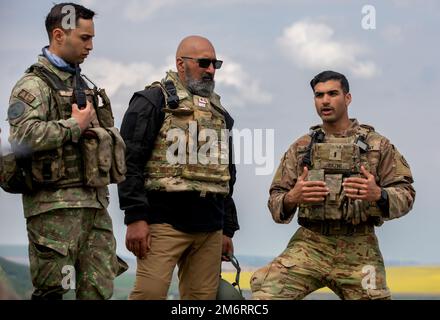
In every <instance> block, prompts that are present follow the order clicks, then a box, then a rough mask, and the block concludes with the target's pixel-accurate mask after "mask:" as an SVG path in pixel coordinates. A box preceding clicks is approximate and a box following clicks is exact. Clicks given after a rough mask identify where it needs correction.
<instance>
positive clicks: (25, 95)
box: [17, 89, 36, 104]
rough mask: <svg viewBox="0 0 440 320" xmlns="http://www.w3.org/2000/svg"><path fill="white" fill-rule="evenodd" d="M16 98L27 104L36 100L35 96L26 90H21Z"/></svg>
mask: <svg viewBox="0 0 440 320" xmlns="http://www.w3.org/2000/svg"><path fill="white" fill-rule="evenodd" d="M17 96H18V97H19V98H21V99H22V100H23V101H25V102H27V103H28V104H31V103H32V102H33V101H34V100H35V99H36V98H35V96H34V95H33V94H32V93H30V92H29V91H27V90H26V89H21V90H20V92H19V93H18V95H17Z"/></svg>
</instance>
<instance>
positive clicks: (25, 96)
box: [8, 56, 108, 218]
mask: <svg viewBox="0 0 440 320" xmlns="http://www.w3.org/2000/svg"><path fill="white" fill-rule="evenodd" d="M38 64H39V65H41V66H42V67H44V68H45V69H47V70H48V71H50V72H51V73H54V74H55V75H57V76H58V77H59V78H60V79H61V80H62V81H63V82H64V83H65V84H66V86H68V87H72V86H73V74H70V73H68V72H64V71H61V70H59V69H58V68H56V67H55V66H53V65H52V64H51V63H50V62H49V61H48V60H47V59H46V58H45V57H44V56H39V57H38ZM8 120H9V125H10V136H9V141H10V143H11V144H12V143H15V144H16V145H17V146H19V147H20V146H26V147H27V148H29V149H31V150H32V151H33V152H37V151H44V150H52V149H56V148H58V147H60V146H62V145H63V144H64V143H66V142H69V141H71V142H74V143H76V142H78V141H79V138H80V136H81V131H80V128H79V126H78V123H77V122H76V120H75V119H74V118H69V119H67V120H63V119H61V120H60V119H59V118H58V115H57V108H56V102H55V100H54V99H53V97H52V94H51V89H50V88H49V86H48V85H47V84H46V83H45V82H44V81H43V80H42V79H41V78H39V77H37V76H36V75H34V74H31V73H26V74H25V75H24V76H23V77H22V78H21V79H20V80H19V81H18V82H17V84H16V85H15V86H14V88H13V89H12V93H11V97H10V100H9V109H8ZM107 205H108V189H107V188H106V187H103V188H96V189H95V188H84V187H75V188H64V189H42V190H39V191H38V192H35V193H32V194H26V195H23V208H24V215H25V217H26V218H28V217H31V216H34V215H37V214H40V213H43V212H47V211H50V210H53V209H62V208H83V207H88V208H103V207H107Z"/></svg>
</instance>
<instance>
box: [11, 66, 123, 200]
mask: <svg viewBox="0 0 440 320" xmlns="http://www.w3.org/2000/svg"><path fill="white" fill-rule="evenodd" d="M26 73H27V74H33V75H35V76H37V77H39V78H40V79H42V80H43V81H44V82H45V83H46V84H47V85H48V87H49V88H50V92H51V99H52V100H54V101H55V104H56V113H57V118H56V119H49V120H60V119H69V118H70V117H71V115H72V104H73V102H74V94H73V88H71V87H68V86H67V85H66V84H65V83H64V82H63V81H61V79H60V78H59V77H58V76H57V75H55V74H53V73H51V72H50V71H49V70H47V69H46V68H44V67H43V66H41V65H39V64H34V65H32V66H31V67H30V68H29V69H28V70H27V71H26ZM81 81H82V83H83V87H84V88H86V89H85V90H84V91H85V93H86V95H87V100H88V101H91V102H92V103H93V105H94V107H95V111H96V115H97V119H98V121H97V122H95V123H93V127H92V128H90V129H88V130H87V131H85V132H84V133H83V135H82V137H81V139H80V141H79V143H73V142H66V143H65V144H63V146H61V147H59V148H57V149H54V150H48V151H39V152H33V153H32V155H31V158H30V159H26V160H27V162H29V166H23V165H21V164H20V163H19V161H18V159H17V156H16V157H15V158H16V159H12V158H11V157H10V156H9V158H8V159H6V157H4V158H5V159H6V160H8V168H9V169H8V170H9V175H10V176H11V177H10V181H8V182H7V183H6V186H5V185H4V184H2V187H3V188H4V189H5V190H6V191H8V192H12V193H28V192H32V191H33V190H34V189H37V188H39V187H47V188H67V187H80V186H87V187H103V186H106V185H108V184H110V183H118V182H121V181H123V180H124V179H125V173H126V166H125V143H124V141H123V139H122V137H121V136H120V134H119V131H118V130H117V129H116V128H115V127H114V121H113V115H112V111H111V105H110V101H109V99H108V97H107V95H106V93H105V91H104V89H97V88H96V86H95V87H94V88H93V90H91V89H88V87H87V85H86V83H85V81H84V80H83V79H82V78H81ZM99 98H101V101H102V104H100V103H99ZM12 160H14V161H12ZM21 161H22V160H21ZM15 162H17V163H15ZM17 164H18V165H17ZM15 167H17V168H16V169H14V168H15ZM29 167H30V168H29ZM14 170H17V171H19V170H24V171H25V173H24V175H25V176H26V175H28V176H29V175H30V176H31V178H32V186H29V184H26V186H24V185H23V184H22V183H20V182H19V181H18V180H20V179H22V176H23V175H22V174H17V172H16V171H14ZM17 179H18V180H17ZM14 180H15V181H14ZM17 183H18V184H17ZM14 185H15V186H14Z"/></svg>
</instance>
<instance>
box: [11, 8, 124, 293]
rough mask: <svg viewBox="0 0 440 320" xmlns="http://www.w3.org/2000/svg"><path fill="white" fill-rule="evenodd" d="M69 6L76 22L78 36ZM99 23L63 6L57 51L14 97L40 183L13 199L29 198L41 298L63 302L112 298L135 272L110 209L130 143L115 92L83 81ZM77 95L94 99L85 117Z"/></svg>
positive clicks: (17, 148) (20, 147) (15, 119)
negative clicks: (121, 252)
mask: <svg viewBox="0 0 440 320" xmlns="http://www.w3.org/2000/svg"><path fill="white" fill-rule="evenodd" d="M63 8H65V9H68V12H67V13H70V14H72V13H73V14H74V16H73V18H72V16H71V17H70V23H74V25H73V27H71V28H70V27H69V28H67V27H66V26H65V25H63V22H62V21H63V17H64V16H65V14H63ZM64 12H66V11H64ZM93 16H94V12H93V11H91V10H89V9H86V8H84V7H83V6H80V5H76V4H72V3H61V4H58V5H55V6H54V7H53V8H52V9H51V11H50V13H49V14H48V16H47V18H46V29H47V32H48V35H49V40H50V45H49V46H48V47H45V48H43V54H42V55H40V56H39V57H38V62H37V63H36V64H34V65H32V66H31V67H30V68H29V69H28V70H27V71H26V73H25V75H24V76H23V77H22V78H21V79H20V80H19V81H18V82H17V84H16V85H15V87H14V88H13V90H12V94H11V98H10V106H9V109H8V119H9V124H10V137H9V140H10V143H11V146H12V147H13V150H14V154H15V156H16V158H17V159H18V158H24V159H26V163H28V164H29V166H28V167H26V168H27V169H28V171H27V172H28V173H29V174H30V175H31V177H32V185H31V186H30V187H29V190H12V191H13V192H16V193H23V207H24V215H25V218H26V223H27V231H28V238H29V259H30V270H31V276H32V282H33V285H34V292H33V295H32V298H33V299H61V298H62V295H63V294H64V293H65V292H67V290H69V289H73V288H76V297H77V298H78V299H109V298H110V297H111V296H112V294H113V280H114V278H115V277H116V276H117V275H118V274H120V273H122V272H123V271H125V269H126V268H127V266H126V264H125V262H123V261H122V260H120V259H119V258H118V257H117V256H116V241H115V238H114V236H113V230H112V221H111V218H110V216H109V214H108V212H107V209H106V208H107V206H108V202H109V199H108V195H109V194H108V189H107V185H108V184H109V183H111V182H114V183H117V182H120V181H122V180H123V179H124V176H123V175H124V174H125V172H124V170H125V162H124V148H125V145H124V144H123V141H122V138H121V137H120V135H119V133H118V130H117V129H116V128H114V124H113V117H112V115H111V107H110V104H109V101H108V98H107V96H106V95H105V92H104V91H103V90H102V89H99V90H98V89H97V88H96V87H95V88H94V89H93V90H91V89H88V87H87V85H86V83H85V80H84V79H83V78H82V77H80V76H79V73H78V74H76V75H75V71H76V70H78V69H79V67H78V65H79V64H80V63H82V62H83V61H84V59H85V58H86V57H87V55H88V54H89V52H90V51H91V50H92V48H93V45H92V38H93V37H94V25H93ZM75 67H76V68H75ZM74 89H75V90H78V92H79V91H80V92H82V93H84V94H85V95H83V97H84V99H83V104H84V105H83V109H80V108H79V105H81V103H80V101H79V100H80V98H79V97H78V96H77V95H76V94H75V92H74ZM98 95H99V96H100V98H101V99H102V101H103V103H104V104H103V105H99V106H98ZM75 99H76V100H75ZM86 99H87V102H86ZM74 102H75V103H74ZM95 110H96V111H95ZM17 163H18V161H17ZM22 165H23V162H21V166H22ZM5 166H6V165H5ZM75 280H76V281H75Z"/></svg>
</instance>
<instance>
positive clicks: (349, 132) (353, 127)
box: [310, 118, 359, 138]
mask: <svg viewBox="0 0 440 320" xmlns="http://www.w3.org/2000/svg"><path fill="white" fill-rule="evenodd" d="M350 122H351V123H350V126H349V127H348V128H347V129H345V130H344V131H342V132H340V133H337V134H332V135H330V136H333V137H338V138H344V137H350V136H353V135H355V134H357V132H358V129H359V122H358V121H357V119H354V118H353V119H350ZM317 129H321V130H322V131H324V132H325V130H324V129H323V128H322V124H319V125H316V126H313V127H311V128H310V130H312V131H315V130H317Z"/></svg>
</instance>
